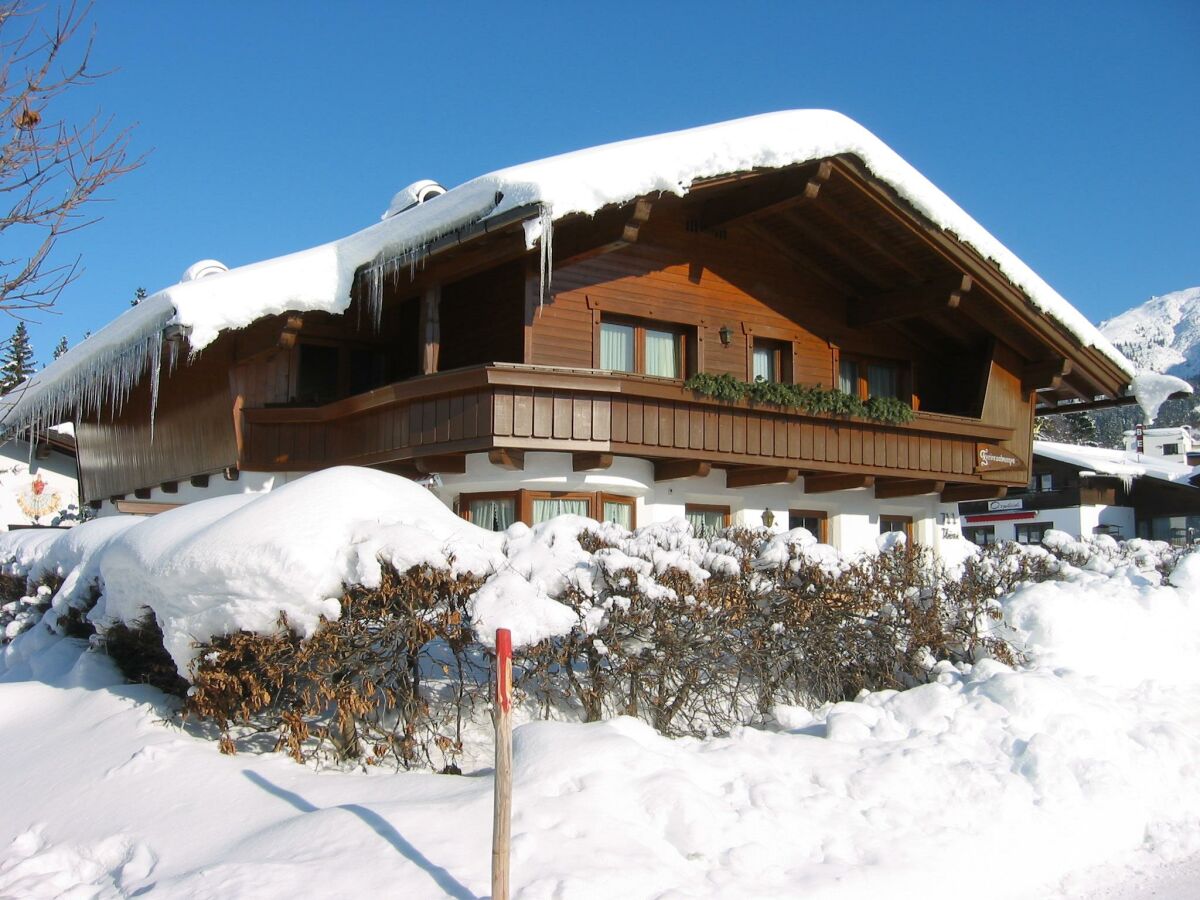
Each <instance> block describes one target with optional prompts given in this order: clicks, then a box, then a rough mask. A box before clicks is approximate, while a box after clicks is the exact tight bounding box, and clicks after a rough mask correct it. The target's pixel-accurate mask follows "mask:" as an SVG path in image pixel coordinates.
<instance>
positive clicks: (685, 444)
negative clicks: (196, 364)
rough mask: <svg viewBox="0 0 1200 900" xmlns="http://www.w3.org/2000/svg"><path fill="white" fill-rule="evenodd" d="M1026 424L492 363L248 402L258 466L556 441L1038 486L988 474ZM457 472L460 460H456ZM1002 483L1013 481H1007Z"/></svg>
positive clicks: (542, 446)
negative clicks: (736, 397) (808, 408)
mask: <svg viewBox="0 0 1200 900" xmlns="http://www.w3.org/2000/svg"><path fill="white" fill-rule="evenodd" d="M1012 436H1013V429H1011V428H1007V427H1002V426H998V425H989V424H984V423H982V422H980V421H978V420H974V419H968V418H961V417H957V416H944V415H935V414H928V413H918V415H917V418H916V420H915V421H913V422H910V423H908V424H905V425H890V424H882V423H879V422H873V421H868V420H861V419H845V418H835V417H830V416H825V415H810V414H805V413H797V412H793V411H785V410H780V409H778V408H775V407H762V406H753V405H751V404H749V403H747V402H739V403H726V402H718V401H715V400H711V399H708V398H705V397H700V396H698V395H696V394H694V393H693V392H691V391H688V390H686V389H684V388H683V387H682V385H680V384H679V383H678V382H672V381H667V380H663V379H655V378H647V377H643V376H637V375H623V374H617V375H614V374H611V373H597V372H594V371H589V370H578V369H559V368H547V367H537V366H522V365H490V366H480V367H476V368H470V369H461V370H458V371H453V372H444V373H439V374H436V375H428V376H423V377H419V378H413V379H410V380H408V381H404V382H399V383H397V384H392V385H388V386H386V387H382V388H378V389H376V390H373V391H371V392H369V393H366V394H361V395H358V396H355V397H349V398H347V399H345V400H340V401H338V402H335V403H330V404H327V405H325V406H320V407H306V408H296V407H277V408H270V407H268V408H246V409H243V410H242V421H241V422H240V435H239V447H240V459H239V465H240V467H241V468H242V469H245V470H249V471H305V470H309V469H317V468H324V467H327V466H332V465H341V464H347V465H391V466H398V467H403V466H405V465H411V466H413V467H414V468H416V467H423V468H425V470H427V471H437V470H438V468H437V467H438V466H439V465H442V464H443V461H444V460H446V459H452V458H454V457H455V456H456V455H460V454H463V453H468V452H478V451H487V450H503V449H508V450H522V451H530V450H551V451H568V452H574V453H581V454H582V453H603V454H617V455H624V456H635V457H642V458H646V459H651V460H656V461H664V460H702V461H705V462H709V463H711V464H714V465H719V466H753V467H776V468H779V467H783V468H789V469H791V468H794V469H798V470H799V471H800V472H802V473H803V472H831V473H854V474H864V475H877V476H886V477H892V478H902V479H921V480H934V481H942V482H958V483H967V484H971V483H974V484H981V483H987V484H992V485H995V484H1024V483H1025V482H1026V480H1027V479H1028V477H1029V476H1028V473H1027V472H1026V471H1023V470H1019V471H1013V472H1008V473H1004V476H1010V477H1003V476H997V475H992V476H991V478H990V479H988V480H987V481H986V482H985V480H984V479H982V478H981V477H980V476H979V475H978V474H977V473H976V470H975V465H974V463H975V460H976V458H977V450H978V448H979V447H981V446H989V447H998V446H999V445H1000V443H1001V442H1002V441H1005V440H1010V439H1011V438H1012ZM442 470H443V471H453V469H452V468H446V469H442ZM998 478H999V480H997V479H998Z"/></svg>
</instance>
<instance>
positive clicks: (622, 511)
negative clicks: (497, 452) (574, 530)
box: [458, 491, 637, 531]
mask: <svg viewBox="0 0 1200 900" xmlns="http://www.w3.org/2000/svg"><path fill="white" fill-rule="evenodd" d="M635 503H636V501H635V500H634V498H633V497H622V496H620V495H619V494H600V493H592V492H590V491H587V492H584V491H578V492H568V491H553V492H551V491H504V492H497V493H487V494H460V495H459V497H458V512H459V515H461V516H462V517H463V518H464V519H466V520H467V521H468V522H473V523H474V524H476V525H478V526H479V527H481V528H487V529H489V530H490V531H504V530H505V529H507V528H508V526H509V525H511V524H512V523H513V522H518V521H519V522H524V523H525V524H526V525H537V524H538V523H539V522H546V521H549V520H550V519H553V518H554V517H555V516H587V517H588V518H592V519H600V520H601V521H605V522H616V523H617V524H618V525H621V526H622V527H624V528H628V529H630V530H631V531H632V530H633V529H634V528H635V527H637V519H636V515H635Z"/></svg>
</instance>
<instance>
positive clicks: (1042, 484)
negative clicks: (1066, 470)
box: [1029, 472, 1054, 491]
mask: <svg viewBox="0 0 1200 900" xmlns="http://www.w3.org/2000/svg"><path fill="white" fill-rule="evenodd" d="M1029 489H1030V490H1031V491H1052V490H1054V476H1053V475H1051V474H1050V473H1049V472H1035V473H1034V475H1033V480H1032V481H1030V482H1029Z"/></svg>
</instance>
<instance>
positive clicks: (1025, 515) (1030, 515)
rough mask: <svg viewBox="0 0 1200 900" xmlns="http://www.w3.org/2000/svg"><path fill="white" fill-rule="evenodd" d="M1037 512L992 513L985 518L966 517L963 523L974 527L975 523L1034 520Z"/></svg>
mask: <svg viewBox="0 0 1200 900" xmlns="http://www.w3.org/2000/svg"><path fill="white" fill-rule="evenodd" d="M1036 518H1037V510H1033V511H1031V512H1015V513H992V514H991V515H987V516H966V517H965V521H966V522H967V524H968V525H974V524H975V523H977V522H1008V521H1010V520H1012V519H1036Z"/></svg>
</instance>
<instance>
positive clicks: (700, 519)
mask: <svg viewBox="0 0 1200 900" xmlns="http://www.w3.org/2000/svg"><path fill="white" fill-rule="evenodd" d="M686 515H687V520H688V524H689V525H691V526H692V533H693V534H695V535H696V536H697V537H712V536H713V535H714V534H716V533H717V532H719V531H720V530H721V529H723V528H724V527H725V513H724V512H722V511H721V510H719V509H689V510H688V511H687V513H686Z"/></svg>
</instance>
